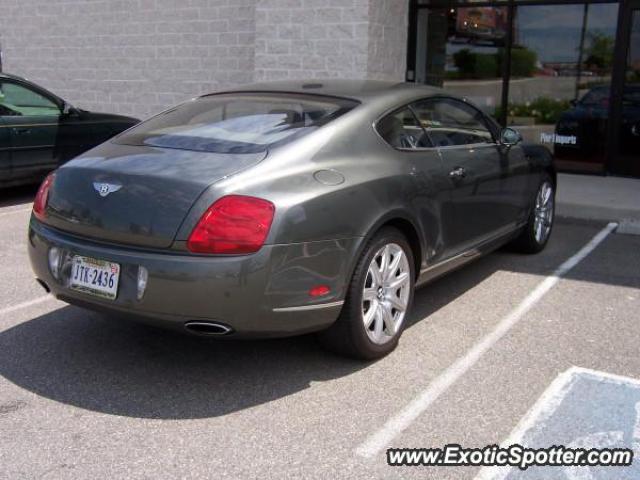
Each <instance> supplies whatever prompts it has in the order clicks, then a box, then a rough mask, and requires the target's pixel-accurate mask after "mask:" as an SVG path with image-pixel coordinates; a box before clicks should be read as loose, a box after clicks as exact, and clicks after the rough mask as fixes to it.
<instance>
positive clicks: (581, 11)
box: [497, 4, 618, 171]
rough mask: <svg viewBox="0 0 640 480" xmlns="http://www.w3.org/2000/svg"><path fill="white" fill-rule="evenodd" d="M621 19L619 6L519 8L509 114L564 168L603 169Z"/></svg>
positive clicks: (529, 139)
mask: <svg viewBox="0 0 640 480" xmlns="http://www.w3.org/2000/svg"><path fill="white" fill-rule="evenodd" d="M617 14H618V6H617V5H616V4H585V5H553V6H551V5H531V6H530V5H526V6H518V7H517V8H516V9H515V17H514V32H513V46H512V48H511V75H510V79H509V103H508V105H507V106H506V112H504V113H506V119H507V123H508V124H509V125H514V126H516V127H517V129H518V130H519V131H520V132H521V133H522V134H523V136H524V139H525V141H527V142H534V143H542V144H544V145H546V146H547V147H548V148H550V149H551V150H552V151H554V153H555V157H556V160H557V161H558V164H559V166H560V167H561V168H563V169H573V168H577V169H581V170H584V169H585V168H586V169H588V170H592V171H600V170H602V169H603V162H604V151H605V141H604V140H605V138H606V131H607V120H608V112H609V104H610V100H609V96H610V89H609V86H610V83H611V72H612V65H613V51H614V43H615V33H616V24H617ZM501 113H503V112H501V111H500V110H498V111H497V114H498V115H499V114H501Z"/></svg>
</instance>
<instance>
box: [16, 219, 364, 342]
mask: <svg viewBox="0 0 640 480" xmlns="http://www.w3.org/2000/svg"><path fill="white" fill-rule="evenodd" d="M360 240H361V239H360V238H352V239H345V240H331V241H321V242H309V243H299V244H291V245H266V246H264V247H263V248H262V249H261V250H260V251H259V252H257V253H255V254H253V255H247V256H229V257H222V256H218V257H213V256H193V255H187V254H180V253H175V252H166V253H165V252H161V253H158V252H152V251H145V250H139V249H131V248H123V247H120V246H112V245H106V244H99V243H96V242H92V241H89V240H86V239H81V238H78V237H74V236H71V235H68V234H65V233H63V232H60V231H58V230H54V229H52V228H49V227H47V226H45V225H43V224H42V223H40V222H39V221H37V220H36V219H34V218H32V219H31V222H30V226H29V242H28V244H29V245H28V248H29V257H30V260H31V265H32V268H33V271H34V273H35V275H36V277H37V278H38V279H39V280H41V281H42V282H44V283H45V284H46V285H47V286H48V288H49V289H50V290H51V292H52V294H53V295H54V296H55V297H56V298H59V299H60V300H63V301H65V302H67V303H71V304H75V305H79V306H82V307H85V308H90V309H93V310H98V311H103V312H106V313H111V314H118V315H122V316H128V317H132V318H133V319H137V320H141V321H144V322H146V323H152V324H155V325H158V326H162V327H169V328H175V329H180V330H183V329H184V325H185V323H187V322H193V321H211V322H217V323H221V324H224V325H226V326H229V327H230V328H231V329H232V330H233V332H234V333H233V337H267V336H288V335H295V334H300V333H305V332H311V331H317V330H321V329H323V328H326V327H328V326H330V325H331V324H332V323H333V322H334V321H335V320H336V318H337V317H338V314H339V313H340V310H341V308H342V302H343V299H344V295H345V292H346V285H347V283H348V280H347V279H348V276H349V274H350V272H349V269H350V266H351V265H352V259H353V258H354V255H355V252H356V249H357V248H358V245H359V242H360ZM53 246H55V247H57V248H59V249H60V250H61V251H62V253H63V258H65V261H64V262H63V266H62V268H61V271H60V274H59V276H58V278H54V276H53V274H52V272H51V271H50V268H49V263H48V252H49V250H50V248H51V247H53ZM74 255H82V256H87V257H92V258H97V259H101V260H107V261H111V262H117V263H119V264H120V268H121V273H120V282H119V286H118V295H117V298H116V299H115V300H104V299H101V298H98V297H94V296H92V295H88V294H85V293H81V292H77V291H74V290H71V289H70V288H69V287H68V284H69V276H70V273H71V258H72V257H73V256H74ZM140 266H142V267H145V268H146V269H147V271H148V272H149V277H148V282H147V288H146V290H145V293H144V296H143V297H142V299H140V300H138V299H137V275H138V268H139V267H140ZM320 284H322V285H328V286H329V287H330V289H331V292H330V293H329V294H328V295H326V296H324V297H322V298H315V299H314V298H312V297H310V296H309V295H308V291H309V289H310V288H311V287H313V286H315V285H320Z"/></svg>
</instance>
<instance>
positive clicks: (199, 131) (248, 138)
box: [114, 93, 358, 154]
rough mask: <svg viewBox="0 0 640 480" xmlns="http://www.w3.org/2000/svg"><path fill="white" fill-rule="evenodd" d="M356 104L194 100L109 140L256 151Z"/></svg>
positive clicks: (255, 96)
mask: <svg viewBox="0 0 640 480" xmlns="http://www.w3.org/2000/svg"><path fill="white" fill-rule="evenodd" d="M357 105H358V102H356V101H354V100H349V99H342V98H334V97H325V96H320V95H303V94H278V93H239V94H219V95H210V96H205V97H200V98H197V99H194V100H191V101H189V102H186V103H183V104H182V105H178V106H177V107H175V108H172V109H170V110H167V111H166V112H163V113H161V114H160V115H157V116H155V117H153V118H151V119H149V120H147V121H146V122H143V123H141V124H139V125H137V126H136V127H134V128H132V129H131V130H128V131H127V132H125V133H124V134H122V135H120V136H118V137H116V138H115V140H114V141H115V142H116V143H119V144H124V145H146V146H151V147H163V148H176V149H182V150H195V151H201V152H215V153H234V154H238V153H257V152H262V151H265V150H268V149H269V148H272V147H275V146H280V145H283V144H285V143H288V142H290V141H292V140H294V139H297V138H300V137H301V136H303V135H305V134H307V133H309V132H311V131H313V130H315V129H317V128H319V127H321V126H323V125H326V124H327V123H328V122H330V121H332V120H334V119H336V118H338V117H339V116H341V115H343V114H345V113H346V112H348V111H349V110H351V109H352V108H354V107H355V106H357Z"/></svg>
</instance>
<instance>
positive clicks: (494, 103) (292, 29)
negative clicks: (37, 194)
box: [0, 0, 640, 176]
mask: <svg viewBox="0 0 640 480" xmlns="http://www.w3.org/2000/svg"><path fill="white" fill-rule="evenodd" d="M0 7H1V8H2V12H3V14H2V16H0V47H1V49H2V57H1V58H2V67H3V68H4V70H5V71H7V72H9V73H14V74H17V75H22V76H25V77H28V78H30V79H31V80H33V81H35V82H36V83H39V84H41V85H43V86H45V87H46V88H48V89H50V90H52V91H54V92H55V93H57V94H58V95H60V96H62V97H64V98H66V99H67V100H68V101H70V102H71V103H74V104H76V105H77V106H79V107H82V108H87V109H94V110H103V111H110V112H116V113H124V114H129V115H134V116H138V117H146V116H148V115H150V114H153V113H155V112H158V111H161V110H163V109H165V108H166V107H167V106H170V105H172V104H175V103H178V102H180V101H182V100H185V99H187V98H190V97H193V96H195V95H199V94H202V93H208V92H211V91H215V90H217V89H221V88H227V87H230V86H233V85H237V84H244V83H251V82H255V81H263V80H275V79H287V78H289V79H296V78H329V77H339V78H375V79H385V80H396V81H404V80H406V81H412V82H420V83H426V84H431V85H436V86H440V87H444V88H446V89H447V90H449V91H452V92H455V93H458V94H460V95H463V96H465V97H467V98H469V99H471V100H473V101H474V102H475V103H477V104H478V105H479V106H480V107H481V108H483V109H484V110H485V111H487V112H488V113H490V114H492V115H494V116H495V117H496V118H497V119H498V120H499V121H500V122H501V123H502V124H503V125H513V126H515V127H516V128H518V129H519V130H520V131H521V132H522V133H523V135H524V137H525V139H526V140H527V141H529V142H536V143H540V144H542V145H545V146H547V147H548V148H550V149H552V150H553V151H554V153H555V156H556V159H557V161H558V165H559V166H560V167H561V168H562V169H565V170H571V171H580V172H593V173H607V172H608V173H615V174H622V175H634V176H640V0H621V1H614V0H598V1H595V0H491V1H489V0H459V1H449V0H182V1H176V0H20V1H16V0H0Z"/></svg>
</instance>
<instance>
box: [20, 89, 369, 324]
mask: <svg viewBox="0 0 640 480" xmlns="http://www.w3.org/2000/svg"><path fill="white" fill-rule="evenodd" d="M353 106H355V105H354V104H352V103H347V102H341V101H336V100H329V99H322V98H314V99H308V98H306V96H296V95H284V94H278V95H275V94H274V95H270V94H251V93H243V94H238V95H232V94H227V95H220V96H218V95H216V96H211V97H205V98H203V99H197V100H194V101H193V103H190V104H189V103H188V104H185V105H183V106H179V107H177V108H175V109H172V110H170V111H168V112H165V113H164V114H161V115H160V116H158V117H154V118H153V119H151V120H149V121H147V122H144V123H143V124H141V125H139V126H138V127H135V128H134V129H132V130H130V131H128V132H126V133H125V134H124V135H122V136H120V137H117V138H116V139H115V140H114V141H112V142H108V143H105V144H103V145H101V146H99V147H97V148H95V149H93V150H91V151H90V152H87V153H86V154H84V155H82V156H81V157H79V158H77V159H75V160H73V161H71V162H69V163H67V164H66V165H64V166H63V167H61V168H60V169H58V170H57V171H56V172H55V173H54V174H52V175H50V176H49V177H48V178H47V180H46V181H45V182H44V183H43V184H42V186H41V188H40V191H39V192H38V195H37V198H36V201H35V202H34V213H33V215H32V218H31V221H30V226H29V254H30V258H31V263H32V267H33V270H34V272H35V274H36V277H37V278H38V280H39V281H40V282H41V284H42V285H43V286H44V287H45V288H46V289H47V290H49V291H51V292H52V293H53V294H54V295H55V296H56V297H57V298H60V299H61V300H64V301H66V302H68V303H71V304H76V305H80V306H83V307H86V308H90V309H93V310H99V311H105V312H108V313H115V314H120V315H125V316H132V317H135V318H137V319H140V320H143V321H147V322H151V323H154V324H157V325H161V326H167V327H172V328H177V329H181V330H182V329H185V328H186V329H188V330H190V331H192V332H194V333H201V334H212V335H225V336H226V335H234V336H248V337H249V336H271V335H273V336H284V335H289V334H294V333H302V332H305V331H313V330H319V329H321V328H323V327H326V326H328V325H330V324H331V323H332V322H333V321H334V320H335V318H336V317H337V315H338V313H339V311H340V306H341V303H342V297H343V293H344V292H343V287H344V278H345V276H346V275H347V266H348V265H349V264H350V261H349V259H350V258H351V256H352V255H353V251H354V249H355V248H356V243H357V242H356V241H355V240H353V239H337V240H335V239H331V240H326V241H317V242H302V243H299V242H296V243H275V242H274V239H275V238H276V233H275V232H274V230H275V228H279V227H275V226H274V225H277V219H278V213H279V212H278V206H277V204H276V203H274V202H272V201H271V199H269V198H261V197H258V196H254V195H251V194H250V192H249V194H248V192H247V191H246V189H244V190H243V191H241V192H234V191H229V190H228V189H220V188H217V184H218V183H219V182H221V181H222V180H226V179H229V178H231V177H233V176H234V175H236V174H237V173H239V172H246V171H247V170H250V169H251V168H252V167H254V166H256V165H258V164H260V163H261V162H263V161H264V159H265V158H266V157H267V156H268V154H269V151H270V149H272V148H277V147H278V146H280V145H284V144H286V143H291V142H295V141H296V139H298V138H300V137H302V136H305V135H307V134H309V133H312V132H313V131H315V130H317V129H319V128H321V127H322V126H323V125H325V124H326V123H328V122H330V121H331V120H333V119H335V118H337V117H338V116H340V115H342V114H344V113H346V112H347V111H349V109H351V108H353Z"/></svg>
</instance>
